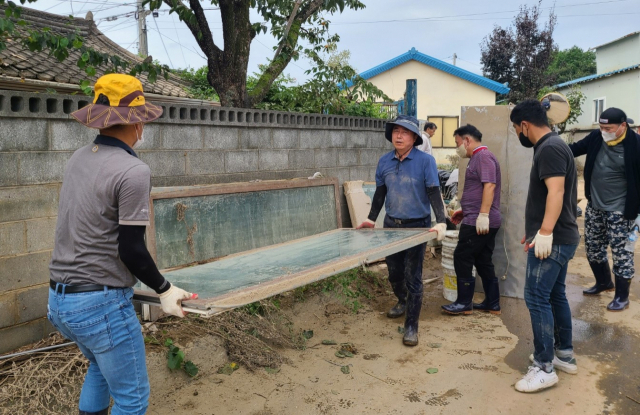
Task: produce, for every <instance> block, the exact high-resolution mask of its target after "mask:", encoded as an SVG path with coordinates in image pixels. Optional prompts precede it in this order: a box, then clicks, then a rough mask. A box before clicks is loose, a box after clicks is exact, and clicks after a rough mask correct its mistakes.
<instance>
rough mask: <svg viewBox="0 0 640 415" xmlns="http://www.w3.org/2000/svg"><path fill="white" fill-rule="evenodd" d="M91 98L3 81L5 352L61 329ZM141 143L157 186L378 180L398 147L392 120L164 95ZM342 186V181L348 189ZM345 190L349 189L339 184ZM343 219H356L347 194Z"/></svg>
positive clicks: (0, 195)
mask: <svg viewBox="0 0 640 415" xmlns="http://www.w3.org/2000/svg"><path fill="white" fill-rule="evenodd" d="M89 102H90V100H89V98H88V97H80V96H66V95H47V94H33V93H24V92H17V91H3V90H0V353H4V352H7V351H9V350H12V349H14V348H16V347H19V346H21V345H24V344H27V343H30V342H33V341H36V340H38V339H40V338H42V337H43V336H45V335H47V334H48V333H49V332H51V331H52V330H53V329H52V327H51V326H50V325H49V323H48V322H47V320H46V304H47V293H48V288H47V287H48V281H49V272H48V262H49V259H50V256H51V251H52V248H53V236H54V229H55V222H56V215H57V211H58V197H59V192H60V186H61V182H62V178H63V174H64V169H65V165H66V162H67V161H68V160H69V158H70V157H71V155H72V154H73V152H74V151H75V150H76V149H78V148H80V147H81V146H84V145H87V144H89V143H91V141H92V140H93V139H94V138H95V135H96V131H95V130H91V129H88V128H85V127H83V126H81V125H80V124H78V123H77V122H76V121H75V120H73V119H72V118H70V116H69V114H70V113H71V112H73V111H75V110H77V109H79V108H81V107H82V106H84V105H87V104H88V103H89ZM159 105H162V106H163V108H164V113H163V116H162V118H160V119H159V120H158V121H156V122H154V123H152V124H149V125H147V126H146V127H145V133H144V134H145V142H144V144H143V145H142V147H141V148H140V149H139V150H138V153H139V156H140V158H141V159H142V160H143V161H144V162H146V163H147V164H149V166H150V168H151V173H152V184H153V185H154V186H185V185H196V184H213V183H230V182H246V181H250V180H271V179H290V178H295V177H309V176H311V175H313V174H314V173H315V172H321V173H322V174H323V175H324V176H326V177H337V178H338V179H339V181H340V184H341V185H342V183H343V182H344V181H347V180H373V179H374V176H375V168H376V165H377V162H378V159H379V158H380V156H381V155H382V154H384V153H385V152H387V151H390V150H391V148H392V147H391V145H390V143H389V142H387V141H386V140H385V139H384V134H383V131H384V127H385V122H384V121H383V120H375V119H368V118H362V117H344V116H333V115H322V114H294V113H284V112H275V111H261V110H249V109H237V108H223V107H209V106H181V105H166V104H159ZM341 190H342V189H341ZM340 193H341V195H342V191H341V192H340ZM342 198H343V200H342V202H341V207H342V218H343V226H350V221H349V214H348V211H347V204H346V201H345V200H344V196H342Z"/></svg>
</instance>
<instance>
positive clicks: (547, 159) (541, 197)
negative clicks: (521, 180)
mask: <svg viewBox="0 0 640 415" xmlns="http://www.w3.org/2000/svg"><path fill="white" fill-rule="evenodd" d="M533 151H534V152H533V165H532V166H531V175H530V177H529V193H528V195H527V207H526V210H525V232H526V236H527V242H529V243H530V242H531V241H532V240H533V238H534V237H535V236H536V233H538V231H539V230H540V227H541V226H542V220H543V219H544V213H545V208H546V205H547V194H548V190H547V185H546V184H545V182H544V179H546V178H549V177H559V176H564V178H565V179H564V198H563V201H562V211H561V212H560V217H559V218H558V221H557V222H556V226H555V227H554V228H553V244H554V245H574V244H578V243H579V242H580V233H579V232H578V224H577V223H576V214H577V206H578V202H577V199H578V178H577V173H576V165H575V162H574V160H573V153H571V150H570V149H569V146H567V144H566V143H565V142H564V141H562V139H561V138H560V137H558V135H557V134H556V133H554V132H551V133H549V134H547V135H545V136H544V137H542V138H541V139H540V140H539V141H538V142H537V143H536V145H535V146H534V148H533Z"/></svg>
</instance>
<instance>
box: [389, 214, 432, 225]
mask: <svg viewBox="0 0 640 415" xmlns="http://www.w3.org/2000/svg"><path fill="white" fill-rule="evenodd" d="M389 219H391V220H392V221H393V223H395V224H396V225H404V224H407V223H412V222H421V221H423V220H425V219H426V218H419V219H396V218H392V217H391V216H389Z"/></svg>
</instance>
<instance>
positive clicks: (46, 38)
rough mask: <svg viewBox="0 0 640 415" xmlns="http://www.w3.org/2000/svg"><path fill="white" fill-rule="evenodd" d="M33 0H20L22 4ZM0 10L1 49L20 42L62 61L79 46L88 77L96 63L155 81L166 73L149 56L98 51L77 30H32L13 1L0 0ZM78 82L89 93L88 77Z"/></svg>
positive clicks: (165, 70)
mask: <svg viewBox="0 0 640 415" xmlns="http://www.w3.org/2000/svg"><path fill="white" fill-rule="evenodd" d="M36 1H37V0H20V2H21V4H25V3H27V2H28V3H35V2H36ZM0 10H4V16H0V51H2V50H5V49H6V48H7V42H20V44H22V45H23V46H24V47H25V48H27V49H29V50H30V51H32V52H34V51H38V52H48V53H49V54H50V55H51V56H54V57H55V58H56V59H58V60H59V61H60V62H62V61H64V60H65V59H67V58H68V57H69V53H70V52H71V51H72V50H78V51H79V52H80V59H78V61H77V64H78V67H79V68H81V69H83V70H84V71H85V73H86V74H87V76H89V77H91V76H94V75H95V74H96V68H99V67H102V68H104V69H105V72H106V73H111V72H124V73H129V74H131V75H134V76H135V75H138V74H141V73H146V74H148V79H149V81H150V82H155V81H156V79H157V77H158V75H161V76H164V77H165V78H168V77H169V67H168V66H166V65H159V64H156V63H153V62H152V61H151V59H147V60H144V61H143V62H141V63H140V62H127V61H125V60H122V59H120V57H118V56H110V55H108V54H105V53H100V52H97V51H95V50H94V49H92V48H89V47H87V46H86V45H85V44H84V39H83V38H82V37H81V36H80V35H79V34H78V33H77V31H76V32H73V31H70V32H69V33H68V34H64V35H61V34H59V33H54V32H53V31H51V30H50V29H47V28H45V29H42V30H35V29H33V28H31V27H30V26H29V24H28V23H27V22H26V21H25V20H23V19H22V18H21V14H22V9H21V7H20V6H18V5H16V4H15V3H14V2H12V1H6V0H0ZM69 26H70V27H73V17H71V16H69ZM80 86H81V87H82V89H83V90H84V92H85V93H87V94H90V93H91V87H90V85H89V81H83V82H82V84H81V85H80Z"/></svg>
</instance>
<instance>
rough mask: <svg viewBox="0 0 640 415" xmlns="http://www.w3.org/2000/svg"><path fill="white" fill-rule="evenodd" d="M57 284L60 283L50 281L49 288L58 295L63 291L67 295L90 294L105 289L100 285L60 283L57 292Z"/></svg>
mask: <svg viewBox="0 0 640 415" xmlns="http://www.w3.org/2000/svg"><path fill="white" fill-rule="evenodd" d="M57 284H58V283H57V282H55V281H54V280H49V287H51V289H52V290H53V291H54V292H56V294H57V293H58V291H60V292H62V291H63V290H64V293H65V294H75V293H89V292H92V291H103V290H104V287H105V286H104V285H98V284H82V285H64V284H62V283H60V285H59V286H58V291H57V290H56V285H57ZM63 287H64V288H63ZM111 288H112V287H107V289H111Z"/></svg>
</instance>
